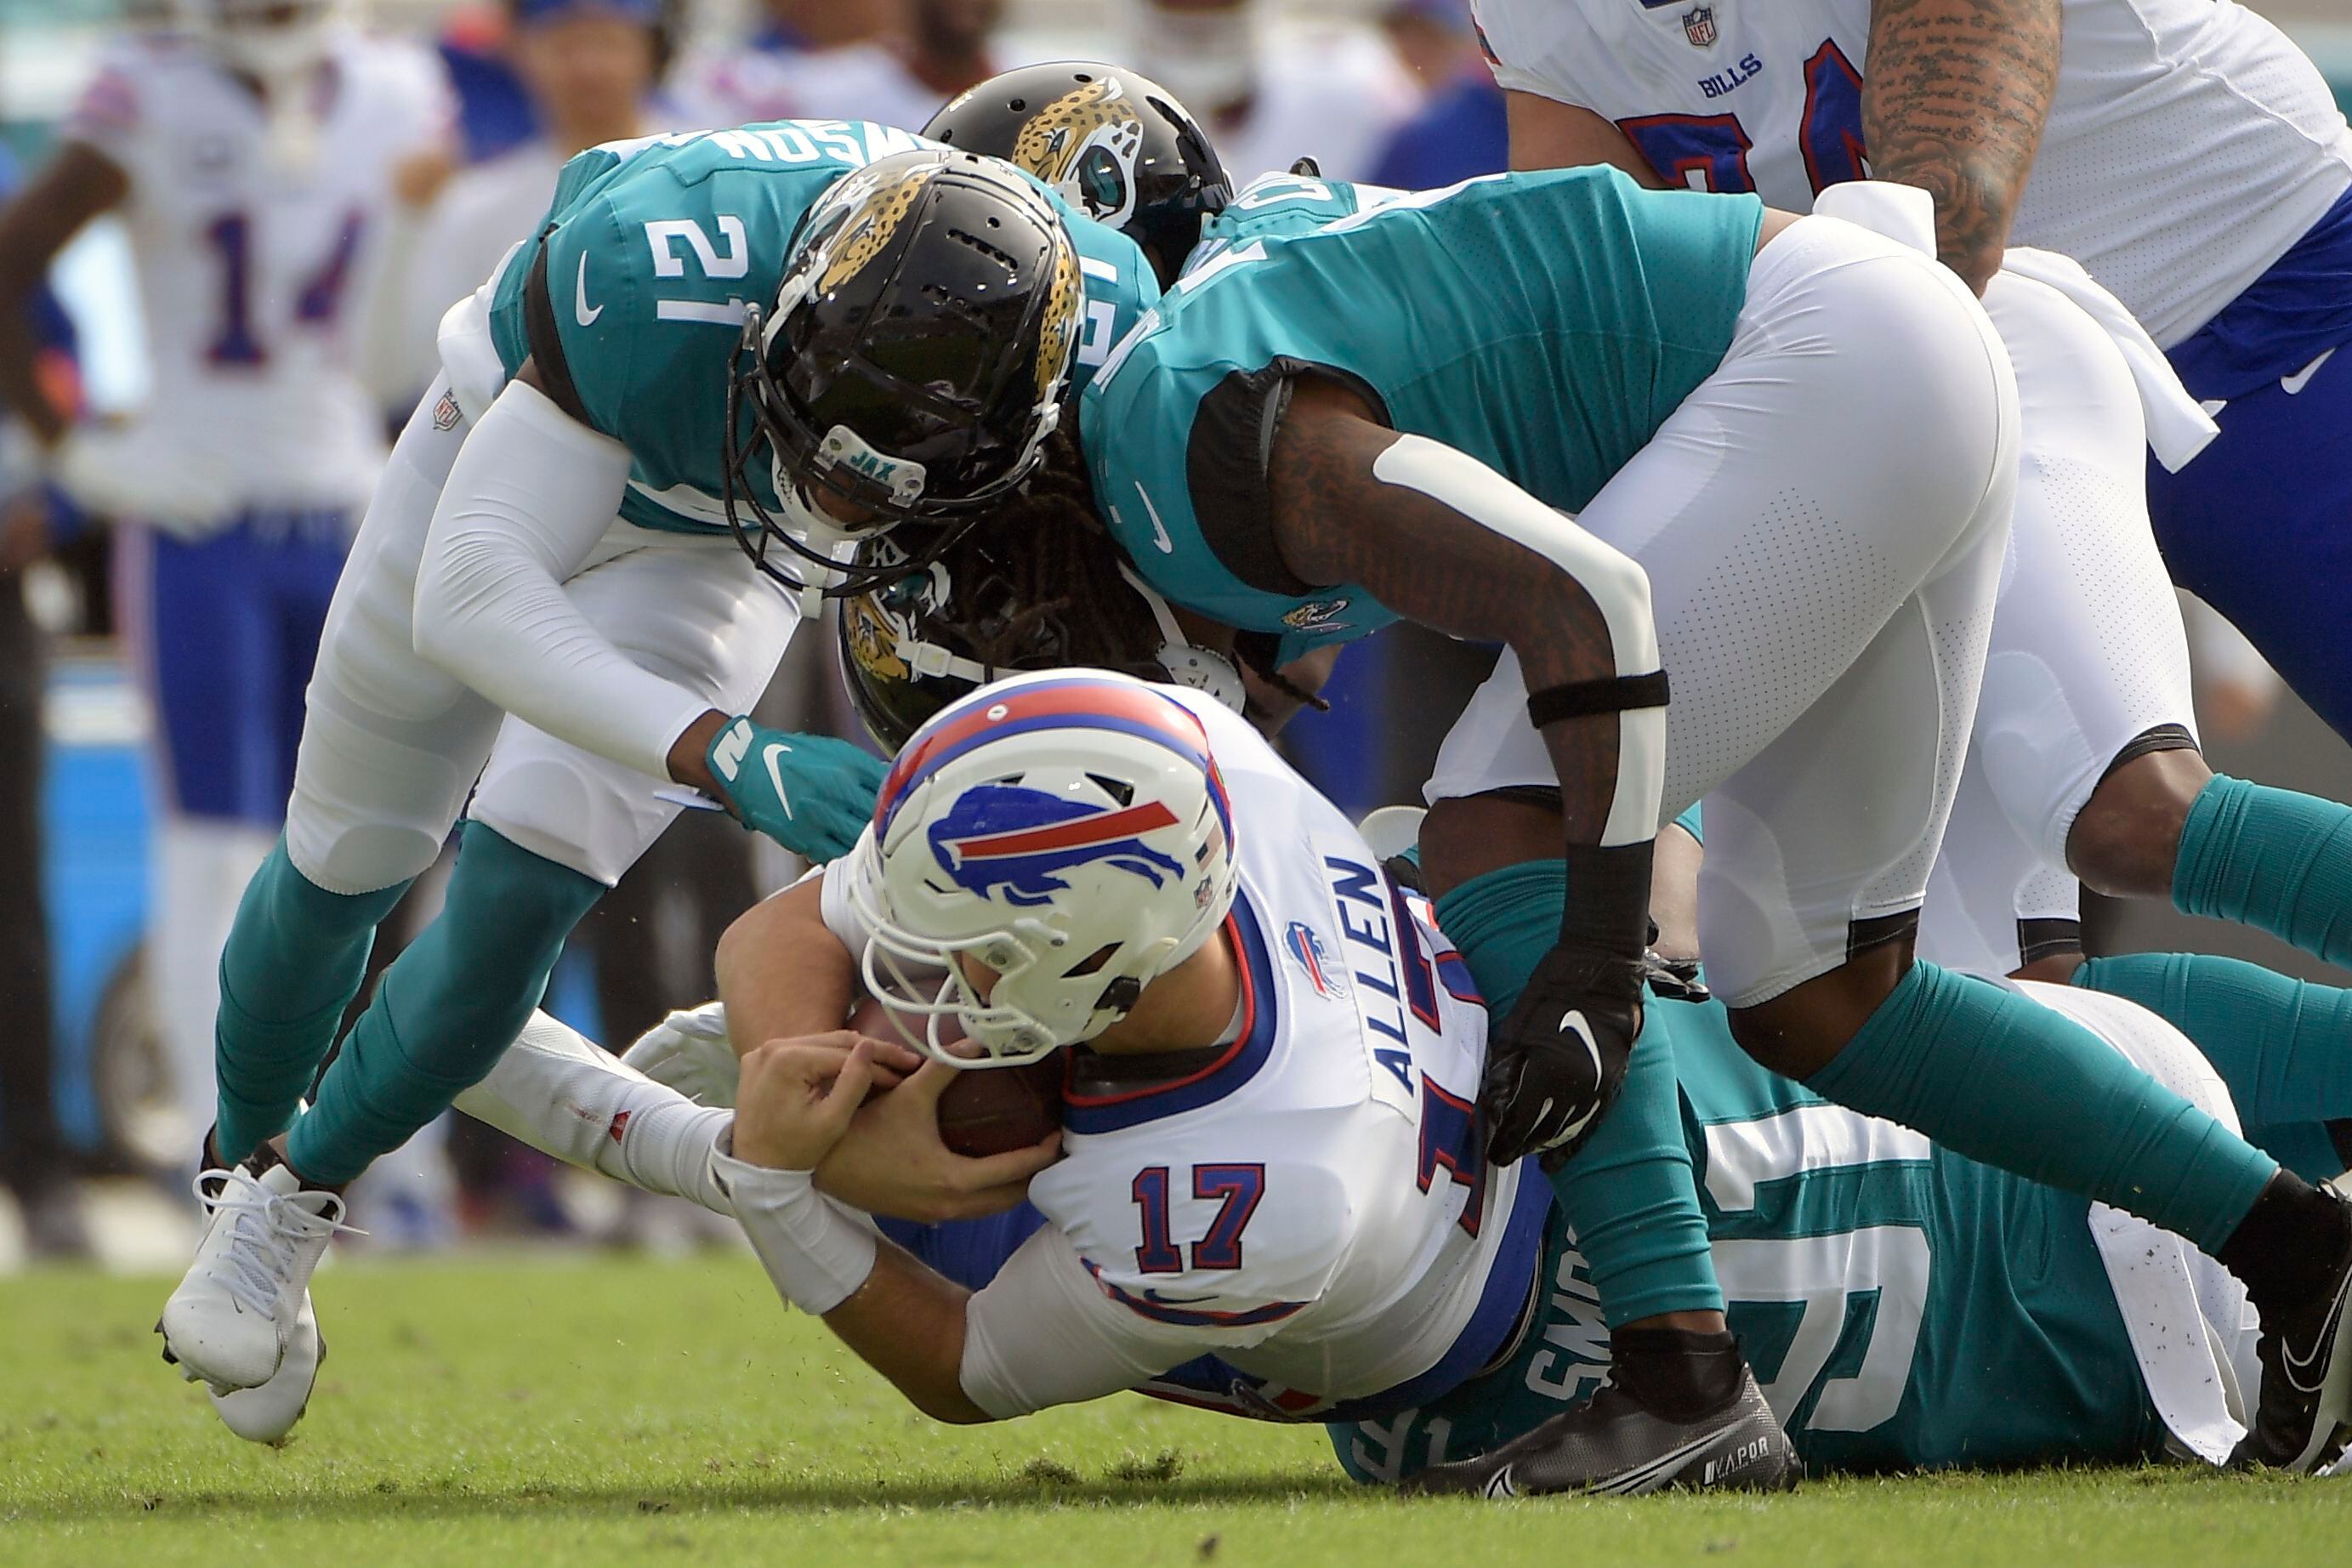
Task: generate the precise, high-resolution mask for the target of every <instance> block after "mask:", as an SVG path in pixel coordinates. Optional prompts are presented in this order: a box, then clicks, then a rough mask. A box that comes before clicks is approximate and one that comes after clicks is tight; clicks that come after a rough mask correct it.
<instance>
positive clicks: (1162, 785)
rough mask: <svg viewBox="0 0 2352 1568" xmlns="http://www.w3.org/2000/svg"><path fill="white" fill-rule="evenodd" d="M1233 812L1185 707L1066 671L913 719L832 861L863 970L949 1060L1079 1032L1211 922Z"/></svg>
mask: <svg viewBox="0 0 2352 1568" xmlns="http://www.w3.org/2000/svg"><path fill="white" fill-rule="evenodd" d="M1028 688H1037V689H1038V690H1037V691H1036V692H1035V694H1034V700H1025V699H1024V697H1023V695H1022V693H1023V692H1024V689H1028ZM1074 696H1075V697H1076V699H1077V700H1076V701H1075V702H1074V701H1073V700H1072V698H1073V697H1074ZM1097 699H1099V701H1098V702H1097ZM1096 713H1098V714H1100V715H1101V716H1102V717H1103V718H1104V719H1106V720H1108V726H1106V725H1104V724H1098V723H1093V722H1090V721H1089V719H1088V715H1089V714H1096ZM1056 714H1061V715H1064V717H1063V718H1061V719H1060V720H1058V721H1057V720H1056V718H1055V717H1054V715H1056ZM998 724H1002V725H1003V730H1002V731H994V732H992V731H993V727H994V726H996V725H998ZM975 725H977V726H978V728H977V729H975V728H974V726H975ZM942 736H944V737H945V738H944V739H941V737H942ZM935 750H936V751H937V752H938V755H937V757H936V759H935V758H934V756H933V752H934V751H935ZM908 770H912V772H911V773H909V772H908ZM901 778H911V779H912V780H913V781H914V782H913V783H912V784H910V785H905V786H901V785H899V784H898V780H899V779H901ZM1227 821H1228V816H1227V808H1226V806H1225V805H1224V795H1223V784H1222V783H1221V782H1220V781H1219V780H1218V779H1217V777H1216V772H1215V764H1214V763H1213V762H1212V761H1210V760H1209V757H1208V752H1207V751H1206V739H1205V735H1204V734H1203V732H1202V730H1201V727H1200V723H1199V721H1198V720H1197V719H1196V718H1194V717H1193V716H1192V714H1191V713H1190V712H1189V711H1187V710H1184V709H1183V708H1182V707H1181V705H1180V704H1178V703H1176V702H1174V701H1173V700H1171V699H1170V698H1168V697H1167V696H1165V695H1164V694H1161V693H1160V692H1157V691H1155V690H1153V689H1151V688H1150V687H1149V686H1146V685H1144V684H1143V683H1141V682H1139V681H1135V680H1132V679H1127V678H1124V677H1119V676H1115V675H1096V674H1083V675H1082V674H1079V673H1078V672H1075V671H1053V672H1045V673H1040V674H1034V675H1026V676H1016V677H1013V678H1012V679H1008V680H1003V681H1000V682H998V683H996V684H995V685H993V686H991V687H988V688H985V689H982V691H980V692H977V693H975V694H973V695H972V696H971V697H969V698H967V699H965V700H963V701H961V702H959V703H956V704H954V705H953V706H952V707H950V708H949V709H948V710H944V711H943V712H941V713H940V714H939V715H938V716H937V717H936V718H934V719H933V720H932V721H930V722H929V724H926V725H925V726H924V727H923V729H922V730H921V731H918V733H917V735H916V737H915V739H914V740H913V741H912V742H909V744H908V748H907V750H906V751H905V752H902V753H901V755H900V760H899V763H898V764H897V766H896V767H895V768H894V770H893V776H892V779H891V780H890V781H886V783H885V784H884V786H883V804H882V805H881V806H880V807H879V808H878V809H877V820H876V826H875V829H874V830H873V831H872V832H870V833H869V834H868V835H867V836H866V838H865V839H864V841H863V842H862V843H861V845H860V846H859V848H858V850H857V852H856V857H855V858H854V859H853V861H852V862H851V864H850V866H849V867H847V868H845V870H846V871H847V873H848V874H849V875H850V876H851V878H852V880H851V883H850V898H851V902H852V904H853V906H854V907H855V909H856V912H857V916H858V919H859V921H860V922H861V923H862V924H863V925H864V926H865V928H866V932H867V935H866V942H865V944H864V947H863V949H862V951H861V952H860V953H859V967H860V972H861V975H862V978H863V981H864V984H865V987H866V991H867V992H868V993H869V994H872V995H873V996H875V997H876V998H877V999H878V1000H880V1001H881V1002H882V1003H883V1005H884V1006H885V1007H886V1009H887V1010H888V1011H889V1012H890V1013H891V1014H892V1016H893V1021H894V1023H895V1024H896V1026H897V1027H898V1029H899V1032H900V1033H901V1034H902V1035H903V1036H904V1037H906V1038H907V1040H908V1043H909V1044H910V1045H912V1046H913V1047H915V1048H916V1049H918V1050H919V1051H922V1052H923V1053H924V1054H926V1055H928V1056H931V1057H933V1058H937V1059H939V1060H941V1061H944V1062H947V1063H949V1064H950V1065H951V1066H956V1067H995V1066H1007V1065H1013V1064H1016V1063H1019V1062H1024V1061H1030V1060H1034V1059H1035V1058H1038V1057H1040V1056H1043V1055H1045V1054H1046V1053H1047V1052H1050V1051H1052V1050H1055V1049H1056V1048H1058V1047H1062V1046H1066V1045H1073V1044H1076V1043H1080V1042H1083V1041H1087V1040H1091V1039H1093V1038H1095V1037H1097V1036H1099V1035H1100V1034H1101V1033H1102V1032H1103V1031H1104V1030H1106V1029H1108V1028H1109V1027H1111V1026H1113V1025H1115V1024H1117V1023H1118V1022H1119V1021H1120V1020H1121V1019H1123V1018H1125V1017H1126V1016H1128V1015H1129V1012H1130V1011H1131V1010H1132V1009H1133V1008H1134V1007H1135V1006H1136V1005H1137V1003H1138V1001H1139V999H1140V998H1141V997H1142V995H1143V994H1144V992H1145V989H1146V987H1148V986H1149V985H1150V983H1151V982H1152V981H1153V980H1155V979H1157V978H1158V977H1159V976H1160V974H1162V973H1166V972H1167V971H1168V970H1170V969H1171V968H1173V967H1174V966H1176V965H1177V964H1180V963H1183V962H1184V961H1185V960H1187V959H1189V958H1191V957H1192V955H1193V954H1194V953H1195V952H1199V951H1200V950H1201V949H1202V946H1204V945H1205V944H1206V943H1207V942H1209V941H1210V940H1211V939H1212V938H1213V936H1214V935H1215V933H1216V931H1218V929H1219V928H1220V927H1221V926H1222V925H1223V921H1224V919H1225V916H1226V913H1227V911H1228V910H1230V908H1231V907H1232V903H1233V899H1234V888H1235V881H1234V878H1235V869H1234V859H1233V847H1232V842H1231V838H1230V834H1229V829H1228V826H1227ZM973 964H977V965H980V966H984V967H985V968H986V969H987V970H988V971H990V972H991V973H992V976H993V978H992V980H989V979H986V978H981V979H978V980H976V979H975V977H974V974H973V973H972V972H971V965H973ZM983 988H984V989H985V992H986V994H985V995H983V994H982V990H983ZM916 1018H919V1019H922V1020H924V1022H923V1024H922V1026H920V1028H919V1029H917V1028H911V1027H909V1025H908V1020H911V1019H916ZM950 1023H952V1024H953V1025H955V1026H958V1027H959V1028H960V1029H961V1033H962V1038H961V1040H951V1039H950V1038H949V1037H948V1035H947V1026H948V1025H949V1024H950Z"/></svg>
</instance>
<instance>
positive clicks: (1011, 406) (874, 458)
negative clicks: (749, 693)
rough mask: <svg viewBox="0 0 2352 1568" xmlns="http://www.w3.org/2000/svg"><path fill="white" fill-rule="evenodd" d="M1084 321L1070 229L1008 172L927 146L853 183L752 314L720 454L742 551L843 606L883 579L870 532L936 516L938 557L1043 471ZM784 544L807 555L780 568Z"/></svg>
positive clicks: (778, 576) (848, 180) (816, 218)
mask: <svg viewBox="0 0 2352 1568" xmlns="http://www.w3.org/2000/svg"><path fill="white" fill-rule="evenodd" d="M1084 314H1085V300H1084V294H1083V285H1082V283H1081V279H1080V275H1079V270H1078V255H1077V251H1076V249H1075V248H1074V247H1072V245H1071V243H1070V237H1069V233H1068V231H1067V230H1066V229H1065V228H1064V227H1063V226H1062V222H1061V218H1060V217H1059V216H1058V215H1056V214H1055V211H1054V209H1053V206H1052V205H1051V204H1050V203H1048V202H1047V201H1046V200H1045V198H1044V197H1043V196H1041V195H1038V193H1037V191H1036V189H1035V188H1034V186H1032V185H1030V184H1027V183H1026V182H1024V181H1023V180H1022V179H1020V178H1019V177H1018V176H1016V175H1015V174H1013V172H1012V171H1010V170H1008V169H1006V168H1004V167H1003V165H1002V164H1000V163H994V162H993V161H992V160H990V159H987V158H982V157H977V156H974V155H973V154H971V153H961V152H956V151H951V150H945V149H940V148H927V149H922V150H919V151H915V152H909V153H897V154H894V155H892V156H890V157H887V158H881V159H877V160H876V161H875V162H874V163H869V164H867V165H866V167H865V168H863V169H859V170H856V171H855V172H853V173H851V174H845V175H844V176H842V178H841V179H840V180H839V181H837V182H835V184H834V185H833V186H832V187H831V188H830V189H829V190H827V191H826V192H825V193H824V195H821V196H819V197H818V198H817V200H816V201H815V202H814V204H813V205H811V206H810V208H809V210H808V213H807V215H806V216H803V218H802V219H801V225H800V228H799V229H798V231H797V232H796V233H795V234H794V236H793V243H792V246H791V247H790V249H789V251H788V252H787V254H786V257H785V261H784V277H783V283H782V287H781V288H780V289H778V290H777V293H776V299H775V303H774V305H773V307H772V309H769V310H760V309H757V308H756V307H755V308H754V309H753V310H751V311H750V313H749V315H748V316H747V318H746V320H745V321H744V325H743V336H742V340H741V342H740V345H739V346H738V349H737V353H736V365H735V371H734V374H733V375H732V376H731V377H730V382H729V385H728V409H727V433H726V440H727V449H726V452H725V458H726V496H725V500H726V508H727V521H728V526H729V527H730V528H731V529H733V530H734V531H735V537H736V540H737V542H740V544H741V545H742V546H743V549H744V551H745V552H746V553H748V554H749V555H750V556H751V561H752V563H753V564H754V565H756V566H758V567H759V568H760V570H761V571H762V572H764V573H766V574H768V575H769V576H771V577H773V578H774V579H775V580H776V581H777V582H779V583H781V584H783V585H784V586H785V587H786V588H788V589H791V590H793V591H794V592H800V591H803V589H807V588H812V587H821V588H822V589H823V591H824V593H826V594H828V595H845V594H849V593H855V592H856V591H857V590H858V589H859V588H861V587H863V586H866V585H867V584H869V583H870V582H871V581H873V580H874V579H873V578H872V577H871V575H870V572H871V569H870V568H867V569H865V572H866V574H861V569H860V568H859V567H858V566H857V565H856V563H855V560H854V557H853V555H852V550H851V546H852V545H853V544H854V543H855V542H856V541H859V540H862V539H866V538H869V537H872V536H874V535H877V534H879V533H884V532H887V531H889V530H891V529H893V528H895V527H897V526H898V524H900V523H905V522H922V523H929V524H936V525H942V526H940V527H937V528H935V529H933V530H932V531H930V533H929V543H928V545H927V546H926V548H927V549H929V550H930V551H931V552H934V553H935V552H936V551H937V550H938V549H940V548H943V547H944V545H945V543H946V542H948V541H950V540H952V539H953V538H954V536H955V534H956V533H957V532H958V531H961V527H963V526H968V525H969V523H970V522H971V521H973V520H975V519H977V518H978V517H979V516H980V515H981V514H982V512H983V511H985V510H986V509H987V508H989V507H990V506H992V505H993V504H994V503H995V502H997V501H998V500H1002V499H1003V497H1005V496H1006V495H1008V494H1010V493H1011V492H1012V491H1013V490H1014V489H1017V488H1018V487H1019V485H1020V483H1021V481H1022V480H1023V479H1024V478H1025V477H1027V475H1028V473H1029V471H1030V469H1031V468H1034V467H1035V465H1036V462H1037V458H1038V455H1039V453H1040V451H1041V450H1042V449H1043V447H1044V444H1045V437H1047V436H1048V435H1050V434H1051V433H1052V432H1053V430H1054V427H1055V424H1056V422H1057V421H1058V420H1059V418H1060V416H1061V404H1062V397H1063V394H1064V391H1065V390H1066V384H1067V382H1068V377H1069V369H1070V356H1071V353H1072V352H1073V350H1074V349H1075V348H1076V344H1077V341H1078V336H1079V326H1080V323H1081V321H1082V319H1083V317H1084ZM762 457H764V458H765V459H766V462H767V469H768V475H767V477H768V479H770V481H771V482H772V485H773V487H774V491H775V495H776V498H777V500H778V502H779V506H778V509H777V510H778V511H779V512H780V513H781V514H782V515H781V517H780V516H777V515H775V514H772V513H771V512H770V511H769V510H768V508H767V506H766V504H765V502H764V500H763V498H762V496H761V487H760V483H759V480H758V478H757V475H756V471H755V469H754V468H753V465H754V463H755V462H757V461H758V460H759V459H761V458H762ZM820 497H824V498H830V499H831V500H834V501H835V502H836V503H837V504H840V505H843V506H845V508H846V510H849V511H851V512H852V513H854V514H855V515H856V519H857V521H854V522H852V521H842V520H841V519H838V518H836V517H835V516H834V515H833V514H832V513H831V512H830V511H828V510H825V509H824V508H823V507H821V506H820V505H819V504H818V499H819V498H820ZM746 511H748V512H749V513H750V514H751V516H750V518H749V519H748V520H747V519H746V518H745V517H744V516H743V513H744V512H746ZM780 542H781V543H782V545H783V546H784V549H785V551H786V552H789V555H790V556H792V557H797V558H798V560H797V561H793V560H791V559H784V558H776V559H772V553H773V547H774V546H775V545H776V544H778V543H780ZM917 564H919V562H917Z"/></svg>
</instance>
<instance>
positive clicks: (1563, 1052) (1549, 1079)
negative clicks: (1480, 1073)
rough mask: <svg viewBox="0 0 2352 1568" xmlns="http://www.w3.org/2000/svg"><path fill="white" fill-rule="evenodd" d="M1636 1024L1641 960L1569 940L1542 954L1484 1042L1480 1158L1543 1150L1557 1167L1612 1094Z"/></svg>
mask: <svg viewBox="0 0 2352 1568" xmlns="http://www.w3.org/2000/svg"><path fill="white" fill-rule="evenodd" d="M1641 1032H1642V964H1641V962H1640V961H1639V960H1637V959H1624V958H1614V957H1610V956H1607V955H1605V954H1601V953H1595V952H1585V951H1579V950H1577V949H1573V948H1570V947H1566V946H1561V947H1555V948H1553V949H1552V950H1551V951H1550V952H1547V953H1545V954H1544V956H1543V959H1542V962H1540V963H1538V964H1537V965H1536V971H1535V973H1534V974H1533V975H1531V976H1530V977H1529V978H1528V988H1527V990H1525V991H1524V992H1522V993H1521V994H1520V995H1519V1000H1518V1005H1517V1006H1515V1007H1513V1008H1512V1009H1511V1011H1510V1015H1509V1016H1507V1017H1506V1018H1505V1019H1504V1020H1503V1022H1502V1024H1501V1026H1499V1027H1497V1028H1496V1031H1495V1035H1494V1039H1493V1042H1492V1043H1491V1045H1490V1046H1489V1047H1488V1048H1487V1052H1486V1085H1485V1089H1484V1092H1482V1093H1481V1094H1480V1096H1479V1101H1480V1105H1481V1108H1482V1109H1483V1110H1485V1112H1486V1117H1487V1121H1488V1126H1489V1128H1490V1129H1491V1130H1490V1131H1488V1133H1487V1135H1486V1158H1488V1159H1489V1160H1491V1161H1493V1162H1494V1163H1496V1164H1498V1165H1507V1164H1510V1163H1513V1162H1514V1161H1517V1160H1521V1159H1524V1158H1526V1157H1527V1156H1528V1155H1529V1154H1541V1155H1543V1156H1544V1166H1545V1168H1546V1169H1547V1170H1551V1169H1557V1168H1558V1167H1559V1164H1561V1163H1564V1162H1565V1161H1567V1160H1568V1158H1569V1157H1570V1156H1571V1155H1573V1154H1574V1153H1575V1152H1576V1151H1577V1150H1578V1149H1579V1148H1580V1147H1582V1146H1583V1143H1584V1141H1585V1140H1586V1139H1587V1138H1589V1137H1591V1134H1592V1130H1593V1129H1594V1128H1595V1127H1597V1126H1598V1125H1600V1122H1601V1112H1603V1111H1605V1110H1608V1109H1609V1106H1610V1103H1611V1102H1612V1101H1613V1100H1615V1099H1616V1098H1617V1090H1618V1089H1619V1087H1620V1086H1622V1084H1623V1083H1624V1081H1625V1062H1626V1058H1629V1057H1630V1056H1631V1055H1632V1054H1633V1039H1634V1037H1635V1036H1637V1035H1639V1034H1640V1033H1641Z"/></svg>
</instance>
